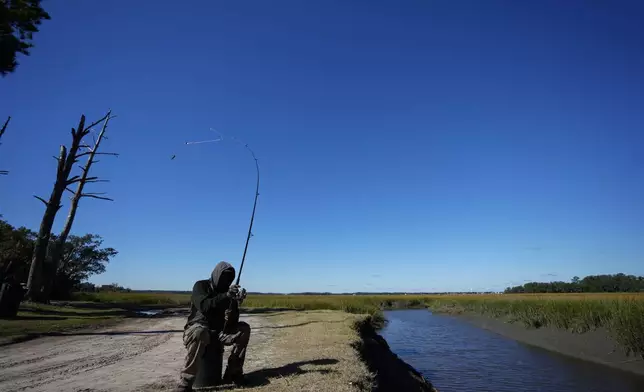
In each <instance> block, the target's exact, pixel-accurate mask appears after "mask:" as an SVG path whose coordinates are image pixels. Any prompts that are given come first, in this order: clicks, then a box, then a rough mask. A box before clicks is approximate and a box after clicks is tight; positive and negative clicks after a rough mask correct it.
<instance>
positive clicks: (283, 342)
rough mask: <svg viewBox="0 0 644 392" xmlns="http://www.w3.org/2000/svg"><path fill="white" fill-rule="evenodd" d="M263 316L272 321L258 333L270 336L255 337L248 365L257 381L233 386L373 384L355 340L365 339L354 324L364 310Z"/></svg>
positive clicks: (270, 390) (318, 390)
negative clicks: (349, 312)
mask: <svg viewBox="0 0 644 392" xmlns="http://www.w3.org/2000/svg"><path fill="white" fill-rule="evenodd" d="M261 317H262V318H265V319H266V324H265V325H264V326H259V327H257V328H256V329H255V330H254V332H253V333H254V334H259V333H263V334H266V335H267V338H266V339H263V340H262V339H258V340H259V341H260V343H258V344H255V345H253V340H251V346H250V348H249V354H248V357H247V361H248V363H247V366H246V374H247V378H248V379H249V381H250V385H251V386H250V387H245V388H239V389H232V390H233V391H247V390H255V391H261V392H278V391H280V392H282V391H283V392H301V391H315V392H356V391H370V390H371V383H372V375H371V374H370V373H369V371H368V370H367V367H366V365H365V364H364V363H363V362H362V361H361V360H360V358H359V355H358V353H357V352H356V350H355V349H354V348H353V346H352V345H353V344H354V343H356V342H358V341H359V340H360V337H359V336H358V333H357V332H356V330H355V329H354V328H353V325H354V324H355V322H356V321H357V320H359V319H360V318H361V317H364V316H358V315H353V314H347V313H344V312H337V311H324V310H322V311H302V312H276V313H272V314H266V315H263V316H261ZM253 385H254V386H253ZM227 390H230V389H227Z"/></svg>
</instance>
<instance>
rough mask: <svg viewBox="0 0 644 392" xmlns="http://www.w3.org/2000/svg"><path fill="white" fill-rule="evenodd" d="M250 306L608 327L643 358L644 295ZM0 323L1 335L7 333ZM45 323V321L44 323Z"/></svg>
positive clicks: (284, 300) (255, 299)
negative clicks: (425, 312) (425, 311)
mask: <svg viewBox="0 0 644 392" xmlns="http://www.w3.org/2000/svg"><path fill="white" fill-rule="evenodd" d="M75 300H82V301H90V302H99V303H102V304H104V305H106V306H109V305H114V306H115V307H123V306H124V305H130V306H139V305H146V306H151V305H156V306H184V305H188V304H189V303H190V296H189V295H188V294H172V293H136V292H133V293H110V292H101V293H79V294H77V296H76V298H75ZM244 307H246V308H283V309H294V310H319V309H330V310H341V311H345V312H348V313H355V314H370V315H372V316H373V317H372V319H373V320H374V321H375V322H376V323H378V322H382V321H383V317H382V310H383V309H402V308H430V309H432V310H433V311H436V312H449V313H460V312H476V313H481V314H485V315H489V316H491V317H499V318H504V319H507V320H509V321H512V322H520V323H522V324H524V325H525V326H526V327H528V328H540V327H548V326H549V327H555V328H561V329H566V330H569V331H572V332H576V333H583V332H586V331H589V330H592V329H595V328H606V329H608V330H609V331H610V332H611V334H612V335H613V336H614V338H615V340H616V341H617V342H618V343H620V344H621V345H622V346H623V347H624V348H625V349H626V350H627V351H628V352H631V353H633V354H636V355H644V293H641V294H619V293H592V294H489V295H250V296H249V297H248V298H247V299H246V301H245V302H244ZM2 323H4V321H2V320H0V333H2V331H3V330H5V329H4V328H3V326H2ZM45 323H46V321H45Z"/></svg>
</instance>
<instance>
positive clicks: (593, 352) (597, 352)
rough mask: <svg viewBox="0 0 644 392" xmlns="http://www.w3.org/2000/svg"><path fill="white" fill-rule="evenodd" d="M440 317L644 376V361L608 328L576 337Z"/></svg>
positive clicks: (502, 322) (483, 319)
mask: <svg viewBox="0 0 644 392" xmlns="http://www.w3.org/2000/svg"><path fill="white" fill-rule="evenodd" d="M436 314H437V315H441V316H446V317H454V318H456V319H459V320H462V321H465V322H468V323H470V324H472V325H474V326H476V327H479V328H483V329H486V330H488V331H490V332H493V333H496V334H499V335H501V336H504V337H506V338H509V339H512V340H515V341H517V342H520V343H523V344H527V345H529V346H533V347H537V348H541V349H545V350H548V351H551V352H555V353H557V354H561V355H565V356H568V357H573V358H576V359H581V360H583V361H588V362H593V363H597V364H600V365H604V366H608V367H611V368H613V369H618V370H621V371H625V372H629V373H634V374H638V375H641V376H644V359H642V358H641V357H637V356H634V355H631V356H627V355H626V354H625V351H624V349H623V348H622V347H620V345H619V344H618V343H617V342H615V341H614V339H613V338H612V337H611V335H610V333H609V331H608V330H606V329H605V328H599V329H596V330H593V331H588V332H585V333H574V332H570V331H566V330H562V329H557V328H553V327H541V328H526V327H525V326H523V325H521V324H519V323H512V322H509V321H508V319H503V318H492V317H489V316H485V315H481V314H476V313H470V312H464V313H461V314H442V313H440V312H436Z"/></svg>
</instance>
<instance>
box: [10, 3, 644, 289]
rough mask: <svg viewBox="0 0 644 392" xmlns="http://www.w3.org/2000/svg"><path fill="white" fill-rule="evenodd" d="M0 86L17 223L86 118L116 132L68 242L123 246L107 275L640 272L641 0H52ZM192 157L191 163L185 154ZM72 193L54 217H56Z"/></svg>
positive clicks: (269, 285)
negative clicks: (234, 269)
mask: <svg viewBox="0 0 644 392" xmlns="http://www.w3.org/2000/svg"><path fill="white" fill-rule="evenodd" d="M44 6H45V7H46V9H47V10H48V12H49V13H50V14H51V17H52V20H51V21H47V22H45V23H44V24H43V25H42V28H41V32H40V33H38V34H37V35H36V37H35V44H36V47H35V48H34V49H33V50H32V55H31V56H30V57H27V58H25V57H22V58H20V62H21V64H20V66H19V68H18V69H17V71H16V72H15V73H14V74H11V75H9V76H8V77H5V78H2V79H0V89H1V91H2V92H3V94H2V98H0V99H1V100H2V104H1V105H0V115H1V116H6V115H11V116H12V118H13V120H12V123H11V127H10V129H9V130H8V131H7V133H6V135H5V137H4V138H3V145H2V147H0V148H1V149H2V155H0V165H1V167H2V168H3V169H8V170H10V171H11V175H10V176H8V177H5V178H3V179H2V188H1V190H0V192H1V193H0V213H2V214H3V215H4V216H5V218H6V219H7V220H9V221H10V222H11V223H12V224H14V225H25V226H29V227H32V228H34V229H35V228H37V227H38V225H39V223H40V218H41V215H42V212H43V207H42V204H41V203H40V202H39V201H37V200H36V199H34V198H33V197H32V195H33V194H38V195H41V196H47V195H48V194H49V192H50V191H51V184H52V181H53V177H54V172H55V165H54V163H55V162H54V160H53V159H52V158H51V156H52V155H55V154H56V153H57V151H58V146H59V145H60V144H61V143H65V144H68V143H69V141H70V136H69V130H70V128H71V127H72V126H75V124H76V123H77V122H78V118H79V116H80V114H81V113H85V114H86V115H87V116H88V118H90V119H96V118H99V117H100V116H101V115H102V114H103V113H104V112H105V111H106V110H107V109H108V108H111V109H112V110H113V111H114V113H115V114H116V115H117V116H118V117H117V118H115V119H114V120H113V121H112V123H111V128H110V131H109V136H110V139H109V140H108V141H107V142H106V143H105V145H104V151H116V152H119V153H120V154H121V156H120V157H118V158H110V157H105V158H104V159H102V160H101V162H100V163H99V164H97V165H96V167H95V173H96V174H97V175H100V176H102V177H104V178H109V179H110V180H111V182H110V183H107V184H94V185H93V186H92V190H93V191H106V192H108V193H109V195H110V196H111V197H113V198H114V199H115V202H113V203H110V202H103V201H99V200H89V199H88V200H83V201H82V203H81V206H80V210H79V214H78V216H77V221H76V224H75V226H74V229H73V232H74V233H76V234H83V233H86V232H92V233H98V234H100V235H102V236H103V238H104V240H105V243H104V244H105V245H107V246H113V247H114V248H116V249H117V250H118V251H119V252H120V253H119V255H118V256H117V257H116V258H114V259H113V260H112V262H111V263H110V264H109V266H108V271H107V272H106V273H105V274H103V275H100V276H98V277H95V278H94V279H93V281H95V282H98V283H111V282H118V283H120V284H122V285H125V286H129V287H132V288H136V289H175V290H182V289H185V290H188V289H190V288H191V286H192V283H193V282H194V280H196V279H203V278H206V277H208V276H209V273H210V271H211V269H212V268H213V267H214V265H215V263H216V262H217V261H219V260H229V261H231V262H232V263H233V264H234V265H236V266H237V265H239V261H240V259H241V253H242V250H243V245H244V240H245V236H246V230H247V225H248V218H249V215H250V211H251V207H252V200H253V192H254V180H255V179H254V175H255V173H254V167H253V161H252V159H250V157H249V156H248V155H247V153H246V151H244V150H243V148H242V147H240V146H239V145H236V144H234V143H214V144H202V145H193V146H185V145H184V142H185V141H188V140H200V139H209V138H212V137H213V136H216V135H214V133H212V132H211V131H209V128H211V127H213V128H215V129H218V130H220V131H222V132H223V133H225V134H226V135H230V136H235V137H238V138H241V139H243V140H245V141H246V142H248V143H249V144H250V146H251V147H252V148H253V149H254V150H255V152H256V153H257V156H258V158H259V160H260V165H261V171H262V181H263V182H262V187H261V189H260V193H261V196H260V202H259V205H258V211H257V215H256V223H255V228H254V233H255V236H254V237H253V239H252V242H251V244H250V248H249V253H248V258H247V264H246V266H245V269H244V275H243V279H242V284H243V285H244V286H245V287H247V288H248V289H249V290H253V291H276V292H289V291H304V290H306V291H389V290H396V291H398V290H401V291H434V290H440V291H443V290H470V289H473V290H483V289H502V288H504V287H506V286H508V285H510V284H520V283H522V282H523V281H525V280H550V279H564V280H568V279H570V278H571V277H572V276H573V275H579V276H584V275H587V274H597V273H616V272H625V273H633V274H644V262H643V261H644V260H643V259H644V247H643V246H642V244H643V243H644V241H642V238H644V154H643V146H644V133H643V129H642V128H643V125H644V111H643V110H642V108H643V107H644V73H643V72H642V70H643V69H644V42H643V41H642V39H641V38H642V37H644V25H642V24H641V20H642V18H643V17H644V7H643V6H642V5H641V2H639V4H638V2H636V1H631V2H627V1H622V2H595V1H586V2H580V1H566V2H561V1H540V2H519V1H486V2H482V1H459V2H452V1H406V2H394V1H366V0H363V1H352V2H347V1H281V0H276V1H270V2H267V1H235V2H212V1H200V2H191V3H190V6H187V5H179V3H178V2H176V1H151V0H147V1H136V2H123V1H81V0H66V1H51V0H50V1H45V2H44ZM173 154H176V155H177V157H176V159H174V160H170V157H171V156H172V155H173ZM67 207H68V203H66V205H65V206H64V207H63V209H62V210H61V212H60V213H59V216H58V219H57V222H56V226H55V230H56V231H58V230H59V229H60V227H61V225H62V223H63V220H64V216H65V215H66V213H67V211H66V208H67Z"/></svg>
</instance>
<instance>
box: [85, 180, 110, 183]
mask: <svg viewBox="0 0 644 392" xmlns="http://www.w3.org/2000/svg"><path fill="white" fill-rule="evenodd" d="M90 182H110V180H86V181H85V183H90Z"/></svg>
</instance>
